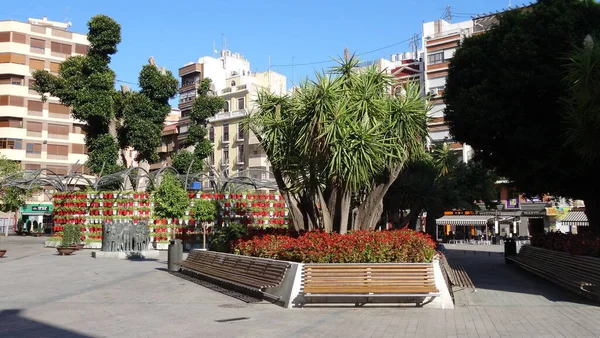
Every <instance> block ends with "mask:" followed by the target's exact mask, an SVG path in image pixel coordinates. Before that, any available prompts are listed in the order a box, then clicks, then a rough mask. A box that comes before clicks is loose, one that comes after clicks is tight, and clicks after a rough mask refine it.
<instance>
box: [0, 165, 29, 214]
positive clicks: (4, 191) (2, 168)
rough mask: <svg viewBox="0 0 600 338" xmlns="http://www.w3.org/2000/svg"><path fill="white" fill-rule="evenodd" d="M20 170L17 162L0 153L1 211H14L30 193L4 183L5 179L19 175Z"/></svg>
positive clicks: (23, 202)
mask: <svg viewBox="0 0 600 338" xmlns="http://www.w3.org/2000/svg"><path fill="white" fill-rule="evenodd" d="M20 171H21V166H20V165H19V163H18V162H16V161H11V160H9V159H7V158H6V157H4V155H1V154H0V211H2V212H16V211H17V210H19V208H20V207H21V205H23V204H25V201H26V200H27V197H28V196H29V195H30V194H29V193H28V192H27V191H25V190H23V189H20V188H17V187H11V186H6V185H5V183H6V180H7V179H10V178H17V177H19V176H20V175H18V173H19V172H20Z"/></svg>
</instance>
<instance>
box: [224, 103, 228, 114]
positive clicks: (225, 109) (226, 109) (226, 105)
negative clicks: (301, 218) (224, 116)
mask: <svg viewBox="0 0 600 338" xmlns="http://www.w3.org/2000/svg"><path fill="white" fill-rule="evenodd" d="M223 111H225V112H226V113H228V112H229V101H225V108H223Z"/></svg>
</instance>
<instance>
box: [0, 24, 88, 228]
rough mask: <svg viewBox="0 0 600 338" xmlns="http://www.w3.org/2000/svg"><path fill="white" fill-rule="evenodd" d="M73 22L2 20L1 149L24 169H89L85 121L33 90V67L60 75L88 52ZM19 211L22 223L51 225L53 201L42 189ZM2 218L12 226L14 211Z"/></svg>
mask: <svg viewBox="0 0 600 338" xmlns="http://www.w3.org/2000/svg"><path fill="white" fill-rule="evenodd" d="M69 26H70V24H68V23H63V22H56V21H49V20H48V19H47V18H42V19H29V20H28V22H20V21H14V20H4V21H0V154H2V155H4V156H5V157H7V158H8V159H11V160H14V161H18V162H19V163H20V164H21V167H22V168H23V169H31V170H36V169H48V170H51V171H52V172H54V173H56V174H58V175H66V174H68V173H69V172H72V171H79V172H83V171H84V169H85V168H84V167H83V164H84V163H85V162H86V160H87V155H86V149H85V142H84V137H85V135H84V132H83V124H82V123H81V122H79V121H76V120H74V119H72V118H71V110H70V108H69V107H67V106H64V105H62V104H60V102H59V100H58V99H56V98H52V97H50V98H49V99H48V100H47V101H46V102H42V101H41V100H40V95H39V94H38V93H36V92H35V91H33V90H32V89H31V88H32V85H33V83H34V81H33V79H32V77H31V73H32V72H33V71H35V70H38V69H45V70H47V71H49V72H51V73H53V74H56V73H58V70H59V67H60V63H61V62H62V61H64V60H65V59H66V58H67V57H69V56H72V55H82V54H85V53H87V50H88V45H89V43H88V41H87V39H86V35H85V34H78V33H73V32H70V31H68V30H67V29H68V27H69ZM46 192H48V193H51V192H52V190H51V189H49V190H48V191H46ZM20 211H21V212H20V214H21V217H22V221H23V222H24V223H31V222H33V221H37V223H39V224H43V225H44V227H45V228H46V229H49V227H50V226H51V224H52V216H51V214H52V203H50V201H49V200H48V198H47V195H46V193H44V192H39V193H37V194H35V195H34V196H32V197H31V198H30V199H29V200H28V201H27V204H25V205H23V206H22V207H21V210H20ZM0 223H3V224H5V225H9V227H10V228H12V227H13V226H14V223H15V220H14V214H12V213H10V214H7V213H0ZM5 230H6V229H5Z"/></svg>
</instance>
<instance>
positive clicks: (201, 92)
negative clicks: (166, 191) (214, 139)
mask: <svg viewBox="0 0 600 338" xmlns="http://www.w3.org/2000/svg"><path fill="white" fill-rule="evenodd" d="M211 83H212V82H211V80H210V79H209V78H204V79H202V81H200V84H199V86H198V96H196V98H195V99H194V104H193V105H192V111H191V112H190V128H189V131H188V137H187V143H188V144H189V145H191V146H194V155H195V157H196V161H197V162H200V163H202V161H203V160H204V159H205V158H207V157H208V156H210V154H211V153H212V151H213V147H212V144H211V143H210V141H209V140H208V137H207V136H208V128H207V126H208V119H209V118H210V117H212V116H215V114H217V113H218V112H219V111H221V110H222V109H223V108H224V107H225V100H224V99H223V98H221V97H218V96H217V95H216V93H215V92H214V91H213V90H212V89H211ZM186 170H187V168H186Z"/></svg>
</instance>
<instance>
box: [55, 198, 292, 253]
mask: <svg viewBox="0 0 600 338" xmlns="http://www.w3.org/2000/svg"><path fill="white" fill-rule="evenodd" d="M188 197H189V199H190V202H189V205H188V210H187V211H186V213H185V216H183V217H182V218H181V219H154V218H153V217H152V208H153V206H154V202H153V198H152V195H151V194H149V193H146V192H123V191H120V192H118V191H87V192H72V193H56V194H54V196H53V203H54V211H53V214H54V228H53V237H52V238H51V239H50V240H49V241H48V242H47V245H48V246H55V245H58V244H59V243H60V238H61V237H62V231H63V229H64V225H65V224H79V225H80V226H81V232H82V235H81V240H82V241H83V242H85V243H86V247H87V248H100V247H101V245H102V223H103V222H105V221H113V222H125V221H128V222H129V221H131V222H133V223H137V222H139V221H148V228H149V236H150V242H151V243H152V245H153V246H154V247H155V248H157V249H166V248H167V247H168V243H169V240H170V239H172V238H177V239H181V240H183V241H184V243H187V244H190V246H189V247H190V248H191V247H199V245H200V243H201V241H202V228H201V227H200V222H198V221H196V220H195V219H194V215H193V212H192V211H191V210H192V208H193V205H194V201H196V200H199V199H204V200H212V201H215V202H217V203H218V205H219V216H218V218H217V219H216V220H215V222H216V224H221V225H223V224H224V225H227V224H230V223H240V224H245V225H249V226H250V225H252V226H259V227H287V226H288V225H289V224H291V223H292V220H291V219H290V218H289V217H288V209H287V206H286V204H285V202H284V200H283V198H282V196H281V195H278V194H260V193H244V194H227V193H223V194H218V193H203V192H197V193H196V192H194V193H192V192H190V193H189V194H188ZM213 224H214V223H213ZM211 230H212V229H211V227H209V228H208V233H210V232H211Z"/></svg>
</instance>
